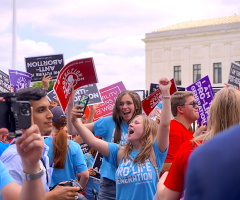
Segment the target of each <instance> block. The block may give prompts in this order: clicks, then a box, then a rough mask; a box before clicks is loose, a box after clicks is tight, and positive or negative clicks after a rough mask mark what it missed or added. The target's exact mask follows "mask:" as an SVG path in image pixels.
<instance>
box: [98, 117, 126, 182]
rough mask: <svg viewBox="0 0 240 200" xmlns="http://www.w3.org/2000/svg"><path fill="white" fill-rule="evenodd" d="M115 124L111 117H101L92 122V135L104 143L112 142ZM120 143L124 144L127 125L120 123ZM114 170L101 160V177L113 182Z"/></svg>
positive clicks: (104, 160)
mask: <svg viewBox="0 0 240 200" xmlns="http://www.w3.org/2000/svg"><path fill="white" fill-rule="evenodd" d="M115 127H116V124H115V122H114V121H113V118H112V116H108V117H103V118H101V119H99V120H97V121H96V122H94V135H95V136H100V137H102V138H103V139H104V141H106V142H113V137H114V131H115ZM121 131H122V133H121V135H122V137H121V141H120V144H126V142H127V135H128V124H126V123H125V122H122V123H121ZM115 173H116V168H115V167H114V166H113V165H111V164H110V163H109V162H107V161H106V159H105V157H104V158H103V161H102V165H101V168H100V174H101V177H105V178H108V179H110V180H114V181H115Z"/></svg>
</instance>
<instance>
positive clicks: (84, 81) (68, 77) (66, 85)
mask: <svg viewBox="0 0 240 200" xmlns="http://www.w3.org/2000/svg"><path fill="white" fill-rule="evenodd" d="M97 82H98V79H97V74H96V72H95V67H94V63H93V59H92V58H83V59H79V60H74V61H72V62H70V63H68V64H67V65H65V66H64V67H63V68H62V70H61V71H60V72H59V74H58V77H57V81H56V83H55V85H54V90H55V92H56V94H57V96H58V99H59V102H60V104H61V106H62V109H63V110H64V111H65V110H66V107H67V104H68V101H69V97H70V94H71V88H72V87H73V88H74V90H76V89H77V88H79V87H81V86H84V85H88V84H93V83H97Z"/></svg>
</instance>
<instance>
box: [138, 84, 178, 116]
mask: <svg viewBox="0 0 240 200" xmlns="http://www.w3.org/2000/svg"><path fill="white" fill-rule="evenodd" d="M170 81H171V82H172V85H171V88H170V94H171V95H172V94H173V93H174V92H176V91H177V86H176V84H175V81H174V79H171V80H170ZM161 100H162V92H161V90H160V89H157V90H156V91H155V92H153V93H152V94H150V95H149V96H148V97H146V98H145V99H143V100H142V107H143V110H144V112H145V113H146V115H149V114H150V113H151V111H152V110H153V109H154V108H155V106H156V105H157V104H158V103H159V102H160V101H161Z"/></svg>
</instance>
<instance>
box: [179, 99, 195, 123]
mask: <svg viewBox="0 0 240 200" xmlns="http://www.w3.org/2000/svg"><path fill="white" fill-rule="evenodd" d="M193 102H196V99H195V98H194V97H193V96H189V97H186V103H185V104H184V106H183V107H182V110H183V112H184V117H185V118H186V119H188V120H189V121H190V122H194V121H196V120H197V119H198V118H199V113H198V105H196V106H195V107H193V106H192V105H190V104H192V103H193Z"/></svg>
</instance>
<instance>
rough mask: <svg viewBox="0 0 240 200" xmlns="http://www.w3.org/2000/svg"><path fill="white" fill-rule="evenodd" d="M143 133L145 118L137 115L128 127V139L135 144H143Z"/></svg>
mask: <svg viewBox="0 0 240 200" xmlns="http://www.w3.org/2000/svg"><path fill="white" fill-rule="evenodd" d="M142 135H143V118H142V117H141V116H137V117H135V118H134V119H133V120H132V121H131V123H130V124H129V127H128V138H127V140H128V141H129V142H131V143H132V144H133V145H136V144H141V138H142Z"/></svg>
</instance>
